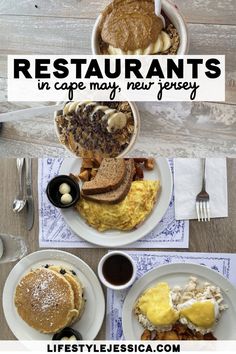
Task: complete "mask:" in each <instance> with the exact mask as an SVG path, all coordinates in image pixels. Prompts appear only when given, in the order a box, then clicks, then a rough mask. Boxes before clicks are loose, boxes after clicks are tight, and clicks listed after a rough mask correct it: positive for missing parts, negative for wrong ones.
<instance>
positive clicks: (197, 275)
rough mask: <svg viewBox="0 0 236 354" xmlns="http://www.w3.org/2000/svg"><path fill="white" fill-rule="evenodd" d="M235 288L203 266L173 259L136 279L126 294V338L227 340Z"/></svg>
mask: <svg viewBox="0 0 236 354" xmlns="http://www.w3.org/2000/svg"><path fill="white" fill-rule="evenodd" d="M235 298H236V289H235V287H234V286H233V285H232V284H231V283H230V282H229V281H228V280H227V279H226V278H224V277H223V276H222V275H220V274H219V273H217V272H216V271H214V270H211V269H209V268H207V267H205V266H201V265H196V264H188V263H181V264H180V263H176V264H168V265H164V266H160V267H158V268H156V269H153V270H152V271H150V272H148V273H147V274H145V275H144V276H143V277H141V278H140V279H139V280H138V281H137V282H136V283H135V284H134V285H133V287H132V288H131V289H130V291H129V293H128V295H127V296H126V299H125V302H124V306H123V313H122V323H123V333H124V336H125V339H126V340H233V339H235V331H234V329H235V328H236V304H235Z"/></svg>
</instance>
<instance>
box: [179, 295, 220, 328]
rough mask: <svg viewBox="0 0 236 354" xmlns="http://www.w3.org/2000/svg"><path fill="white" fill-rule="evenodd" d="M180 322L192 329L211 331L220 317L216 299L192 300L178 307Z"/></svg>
mask: <svg viewBox="0 0 236 354" xmlns="http://www.w3.org/2000/svg"><path fill="white" fill-rule="evenodd" d="M178 310H179V311H180V321H181V322H182V323H185V324H187V325H188V326H189V327H190V328H191V329H193V328H194V329H196V330H199V328H200V329H203V330H209V329H212V327H214V325H215V323H216V320H217V318H218V317H219V305H218V304H217V302H216V301H215V300H214V299H209V300H208V299H206V300H200V301H199V300H195V299H191V300H188V301H186V302H184V303H183V304H179V305H178Z"/></svg>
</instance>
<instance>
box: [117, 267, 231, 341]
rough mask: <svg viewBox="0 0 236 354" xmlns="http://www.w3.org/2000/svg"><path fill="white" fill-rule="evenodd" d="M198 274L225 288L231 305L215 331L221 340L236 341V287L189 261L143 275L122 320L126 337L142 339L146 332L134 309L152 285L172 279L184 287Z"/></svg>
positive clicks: (135, 286)
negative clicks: (137, 301) (191, 277)
mask: <svg viewBox="0 0 236 354" xmlns="http://www.w3.org/2000/svg"><path fill="white" fill-rule="evenodd" d="M192 275H193V276H196V277H197V278H198V279H199V280H200V281H201V282H206V281H207V282H209V283H212V284H213V285H217V286H219V287H220V288H221V291H222V294H223V297H224V300H225V301H224V303H225V304H227V305H228V306H229V309H227V310H226V311H225V312H224V313H223V314H222V317H221V319H220V321H219V323H218V324H217V327H216V330H215V332H214V334H215V336H216V338H217V339H219V340H234V339H235V328H236V303H235V299H236V289H235V287H234V286H233V285H232V284H231V283H230V282H229V281H228V280H227V279H226V278H224V277H223V276H222V275H220V274H219V273H217V272H216V271H214V270H211V269H209V268H207V267H205V266H200V265H197V264H189V263H177V264H168V265H164V266H160V267H157V268H156V269H153V270H152V271H150V272H148V273H147V274H145V275H144V276H143V277H141V278H140V279H139V280H138V281H137V282H136V283H135V284H134V285H133V287H132V288H131V289H130V291H129V293H128V295H127V296H126V299H125V302H124V306H123V313H122V323H123V332H124V336H125V339H126V340H140V337H141V334H142V333H143V331H144V329H143V327H142V326H141V325H140V324H139V323H138V321H137V319H136V317H135V315H134V313H133V308H134V304H135V302H136V300H137V299H138V298H139V296H140V295H141V294H142V293H143V292H144V291H145V290H146V289H148V288H150V287H151V286H153V285H155V284H156V283H157V282H163V281H164V282H168V284H169V285H170V286H171V287H173V286H174V285H180V286H183V285H184V284H186V282H187V281H188V279H189V277H190V276H192Z"/></svg>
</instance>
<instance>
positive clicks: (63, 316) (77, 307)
mask: <svg viewBox="0 0 236 354" xmlns="http://www.w3.org/2000/svg"><path fill="white" fill-rule="evenodd" d="M84 303H85V301H84V297H83V287H82V285H81V283H80V281H79V279H78V277H77V276H76V275H75V272H74V271H72V270H67V269H65V268H62V267H60V266H46V267H41V268H38V269H35V270H31V271H30V272H29V273H27V274H26V275H25V276H24V277H23V278H22V279H21V281H20V283H19V284H18V285H17V287H16V292H15V306H16V309H17V311H18V313H19V315H20V317H21V318H22V319H23V320H24V321H25V322H26V323H27V324H28V325H29V326H30V327H33V328H34V329H36V330H38V331H40V332H42V333H56V332H58V331H60V330H61V329H63V328H65V327H67V326H70V325H71V324H72V323H73V322H75V321H76V320H78V319H79V318H80V317H81V315H82V313H83V309H84Z"/></svg>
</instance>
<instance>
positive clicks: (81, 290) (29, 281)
mask: <svg viewBox="0 0 236 354" xmlns="http://www.w3.org/2000/svg"><path fill="white" fill-rule="evenodd" d="M2 304H3V310H4V315H5V318H6V321H7V323H8V326H9V328H10V329H11V331H12V332H13V334H14V335H15V336H16V338H17V339H19V340H52V339H53V340H58V339H61V338H64V339H65V337H66V338H67V339H68V338H69V339H70V340H72V339H74V340H75V339H76V338H79V339H81V338H82V339H83V340H93V339H94V338H95V337H96V336H97V334H98V332H99V330H100V328H101V325H102V323H103V318H104V314H105V299H104V295H103V291H102V288H101V285H100V283H99V281H98V278H97V277H96V275H95V274H94V272H93V271H92V269H91V268H90V267H89V266H88V265H87V264H86V263H85V262H83V261H82V260H81V259H80V258H78V257H76V256H74V255H72V254H70V253H67V252H64V251H58V250H43V251H38V252H34V253H31V254H29V255H27V256H26V257H24V258H22V259H21V260H20V261H19V262H18V263H17V264H16V265H15V267H14V268H13V269H12V271H11V272H10V274H9V276H8V278H7V280H6V283H5V286H4V290H3V297H2ZM55 336H56V338H55Z"/></svg>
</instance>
